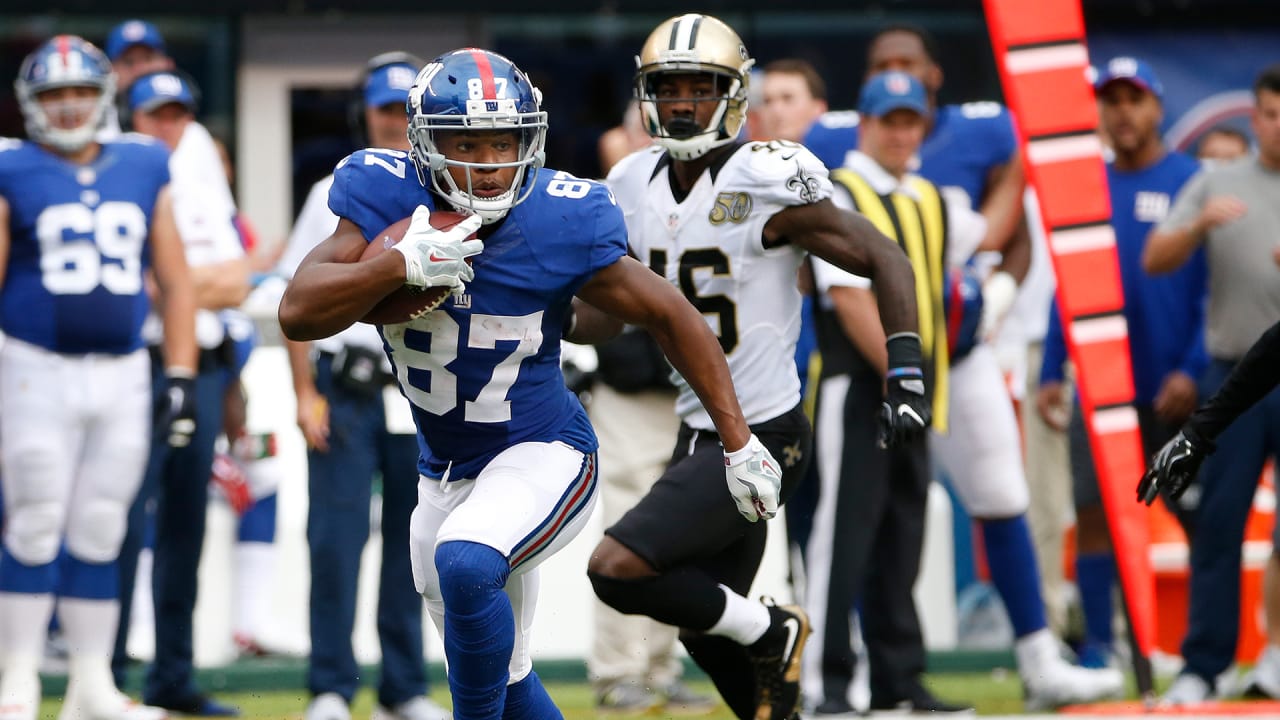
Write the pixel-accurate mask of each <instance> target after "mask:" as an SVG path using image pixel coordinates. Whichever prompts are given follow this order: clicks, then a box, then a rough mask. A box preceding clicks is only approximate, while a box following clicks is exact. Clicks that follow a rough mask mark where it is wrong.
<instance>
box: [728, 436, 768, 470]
mask: <svg viewBox="0 0 1280 720" xmlns="http://www.w3.org/2000/svg"><path fill="white" fill-rule="evenodd" d="M761 447H762V445H761V444H760V439H759V438H757V437H756V434H755V433H751V437H749V438H747V444H746V445H743V446H742V447H740V448H738V449H737V450H734V451H733V452H729V451H728V450H726V451H725V453H724V464H725V465H726V466H728V467H733V466H734V465H741V464H742V463H744V462H746V461H748V460H750V459H751V456H752V455H754V454H755V453H756V452H758V451H759V450H760V448H761Z"/></svg>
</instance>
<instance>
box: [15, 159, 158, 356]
mask: <svg viewBox="0 0 1280 720" xmlns="http://www.w3.org/2000/svg"><path fill="white" fill-rule="evenodd" d="M168 183H169V153H168V151H167V150H165V148H164V146H163V145H160V144H158V143H155V142H152V141H150V140H144V139H142V138H141V137H139V136H134V135H129V136H125V137H124V138H122V139H121V140H119V141H116V142H110V143H106V144H104V145H103V146H102V151H101V152H100V153H99V154H98V157H97V159H95V160H94V161H93V162H92V163H89V164H88V165H75V164H72V163H70V162H67V161H66V160H65V159H63V158H62V157H61V156H59V155H55V154H54V153H51V152H49V151H48V150H45V149H44V148H42V147H40V146H39V145H36V144H34V143H29V142H22V141H18V140H0V196H3V197H4V199H5V200H6V201H7V202H8V203H9V237H10V248H9V265H8V269H7V271H6V274H5V278H4V287H3V289H0V329H3V330H4V332H5V333H6V334H7V335H9V336H11V337H15V338H18V339H19V340H23V341H25V342H28V343H31V344H33V345H38V346H40V347H43V348H45V349H47V350H51V351H53V352H59V353H68V354H81V353H112V354H123V353H128V352H131V351H133V350H136V349H138V348H139V347H141V346H142V338H141V335H140V331H141V329H142V321H143V319H145V318H146V316H147V310H148V308H149V306H150V302H149V301H148V299H147V293H146V291H145V290H144V288H143V283H142V275H143V271H144V270H145V269H146V268H147V267H148V266H149V265H150V264H151V251H150V246H149V245H148V244H147V238H148V237H149V236H150V234H151V218H152V213H153V211H154V210H155V203H156V195H157V194H158V193H159V192H160V189H161V188H162V187H164V186H165V185H167V184H168Z"/></svg>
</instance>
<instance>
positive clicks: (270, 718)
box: [40, 670, 1022, 720]
mask: <svg viewBox="0 0 1280 720" xmlns="http://www.w3.org/2000/svg"><path fill="white" fill-rule="evenodd" d="M929 685H930V687H931V688H932V689H933V690H934V692H935V693H937V694H938V695H939V696H940V697H944V698H947V699H955V700H961V699H963V700H968V701H969V702H973V703H975V704H976V705H977V707H978V711H979V712H980V713H982V714H987V715H992V714H994V715H1006V714H1016V713H1019V712H1021V711H1022V700H1021V697H1022V694H1021V690H1020V688H1019V686H1018V680H1017V678H1016V676H1014V675H1012V674H1010V673H1006V672H1002V671H998V670H997V671H995V672H987V673H946V674H938V675H933V676H930V678H929ZM694 686H695V687H696V688H697V689H698V690H699V691H701V692H714V691H713V690H712V688H711V685H710V684H709V683H707V682H696V683H694ZM547 689H548V691H549V692H550V693H551V697H553V698H554V699H555V701H556V704H557V705H559V706H560V709H561V710H562V711H563V712H564V716H565V720H595V718H597V717H599V716H598V714H597V713H596V711H595V707H594V705H593V701H592V696H591V688H590V686H589V685H587V684H586V683H581V682H556V683H548V685H547ZM431 696H432V698H433V699H434V700H436V701H437V702H439V703H440V704H442V705H444V706H445V707H448V706H449V691H448V688H447V687H446V686H445V685H444V684H443V683H439V682H437V683H435V685H434V688H433V692H432V693H431ZM217 697H218V699H219V700H221V701H223V702H227V703H230V704H232V705H236V706H238V707H239V708H240V709H241V711H242V712H243V715H242V718H244V720H301V718H302V714H303V710H304V709H305V708H306V706H307V701H308V700H309V699H310V698H309V697H308V694H307V692H306V691H305V690H301V689H298V690H272V691H261V692H259V691H254V692H237V693H218V695H217ZM373 702H374V700H373V692H372V691H371V690H369V689H367V688H366V689H364V690H362V692H361V693H360V694H359V695H358V696H357V697H356V702H355V705H354V706H353V707H352V717H353V718H356V719H357V720H362V719H363V718H368V717H369V713H370V712H371V711H372V710H373ZM60 705H61V703H60V702H59V701H57V700H55V699H47V700H45V701H44V703H43V704H42V705H41V706H40V711H41V712H40V717H41V718H49V719H50V720H55V719H56V718H57V716H58V710H59V708H60ZM615 717H616V716H615ZM646 717H647V718H655V719H656V718H660V717H662V715H661V714H653V715H648V716H646ZM704 717H705V718H706V720H734V718H733V715H732V714H730V713H729V710H728V708H725V707H724V706H721V707H720V709H719V710H717V711H716V712H715V713H713V714H711V715H706V716H704Z"/></svg>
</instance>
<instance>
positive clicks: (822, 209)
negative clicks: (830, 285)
mask: <svg viewBox="0 0 1280 720" xmlns="http://www.w3.org/2000/svg"><path fill="white" fill-rule="evenodd" d="M764 236H765V242H766V243H777V242H780V241H783V240H787V241H790V242H793V243H795V244H797V245H799V246H800V247H802V248H804V249H805V250H808V251H809V252H811V253H813V254H814V255H817V256H818V257H820V258H822V259H824V260H827V261H828V262H830V263H831V264H833V265H836V266H838V267H841V268H843V269H845V270H848V271H849V272H851V273H854V274H856V275H861V276H863V277H867V278H871V283H872V287H874V288H875V293H876V302H877V305H878V307H879V308H880V322H881V324H882V325H884V332H885V335H888V336H893V335H896V334H898V333H904V332H907V333H915V332H917V328H918V324H919V318H918V316H917V315H916V285H915V275H914V274H913V273H912V270H911V261H910V260H908V259H907V255H906V253H904V252H902V249H901V248H899V247H898V245H897V243H895V242H893V241H892V240H890V239H889V238H887V237H885V236H884V234H883V233H881V232H880V231H879V230H877V229H876V228H875V226H874V225H872V224H871V222H870V221H869V220H867V219H866V218H865V217H863V216H861V215H859V214H857V213H852V212H849V211H847V210H841V209H840V208H838V207H836V206H835V203H833V202H831V201H830V200H823V201H821V202H816V203H811V204H808V205H794V206H792V207H788V208H786V209H784V210H781V211H779V212H778V213H776V214H775V215H774V216H773V217H771V218H769V222H767V223H765V226H764Z"/></svg>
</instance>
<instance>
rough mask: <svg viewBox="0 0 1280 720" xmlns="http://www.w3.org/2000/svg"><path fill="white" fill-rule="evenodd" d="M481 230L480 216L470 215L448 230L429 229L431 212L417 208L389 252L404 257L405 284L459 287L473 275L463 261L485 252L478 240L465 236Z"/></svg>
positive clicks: (473, 271)
mask: <svg viewBox="0 0 1280 720" xmlns="http://www.w3.org/2000/svg"><path fill="white" fill-rule="evenodd" d="M478 229H480V216H479V215H471V216H469V217H467V219H466V220H463V221H462V222H460V223H458V224H457V225H454V226H453V227H451V228H449V229H448V230H438V229H436V228H434V227H431V211H430V210H428V209H427V208H426V206H423V205H419V206H418V209H417V210H414V211H413V220H412V221H410V222H409V229H408V230H406V231H405V233H404V237H403V238H402V239H401V240H400V242H398V243H396V244H395V245H392V246H391V249H392V250H395V251H397V252H399V253H400V254H402V255H404V274H405V281H404V284H405V285H412V286H414V287H419V288H423V287H451V288H459V287H462V284H463V283H464V282H470V281H471V279H472V278H474V277H475V276H476V271H475V270H472V269H471V266H470V265H468V264H467V261H466V258H468V257H471V256H472V255H476V254H479V253H480V251H481V250H484V243H483V242H481V241H480V240H478V239H477V240H467V239H466V238H467V236H468V235H471V234H472V233H474V232H475V231H476V230H478Z"/></svg>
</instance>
